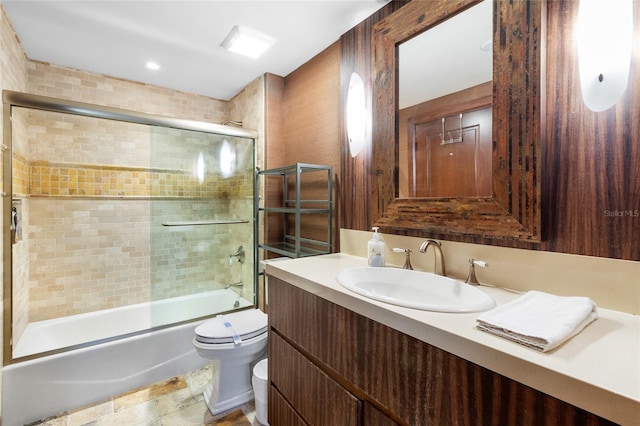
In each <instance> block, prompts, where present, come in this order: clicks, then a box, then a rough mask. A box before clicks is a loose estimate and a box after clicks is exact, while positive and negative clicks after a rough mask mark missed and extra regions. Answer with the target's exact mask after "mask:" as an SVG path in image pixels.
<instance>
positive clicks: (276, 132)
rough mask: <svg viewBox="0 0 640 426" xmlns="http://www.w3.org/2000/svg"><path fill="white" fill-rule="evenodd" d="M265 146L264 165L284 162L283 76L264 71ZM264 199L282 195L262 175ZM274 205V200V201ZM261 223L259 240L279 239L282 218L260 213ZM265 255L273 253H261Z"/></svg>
mask: <svg viewBox="0 0 640 426" xmlns="http://www.w3.org/2000/svg"><path fill="white" fill-rule="evenodd" d="M264 110H265V123H267V125H266V126H265V130H266V134H265V150H264V156H265V158H264V167H265V169H272V168H275V167H281V166H284V165H286V164H287V163H286V158H285V150H286V147H285V141H284V135H283V133H284V77H280V76H277V75H275V74H269V73H267V74H266V76H265V108H264ZM260 183H261V184H263V185H264V186H265V187H264V191H261V193H262V194H264V197H265V200H264V202H266V200H269V205H270V206H274V203H275V202H276V200H281V199H282V185H281V184H277V183H275V180H273V179H270V180H268V181H267V180H266V179H262V182H260ZM275 206H278V204H275ZM263 220H264V223H262V224H261V226H263V227H264V232H263V234H262V238H263V241H280V240H281V239H282V237H281V235H282V234H283V232H284V229H283V224H282V220H281V219H280V218H279V217H277V216H275V215H263ZM265 256H267V257H269V256H270V257H276V256H273V255H272V254H270V253H265Z"/></svg>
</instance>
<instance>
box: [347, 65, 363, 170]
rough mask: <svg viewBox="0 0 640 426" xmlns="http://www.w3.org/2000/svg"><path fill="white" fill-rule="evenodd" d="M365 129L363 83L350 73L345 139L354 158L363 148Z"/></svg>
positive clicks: (358, 77) (357, 76)
mask: <svg viewBox="0 0 640 426" xmlns="http://www.w3.org/2000/svg"><path fill="white" fill-rule="evenodd" d="M366 129H367V106H366V101H365V96H364V83H363V82H362V78H360V76H359V75H358V74H357V73H355V72H354V73H352V74H351V78H350V79H349V89H348V91H347V137H348V138H349V151H350V152H351V157H355V156H356V155H358V153H360V151H362V148H363V147H364V139H365V133H366Z"/></svg>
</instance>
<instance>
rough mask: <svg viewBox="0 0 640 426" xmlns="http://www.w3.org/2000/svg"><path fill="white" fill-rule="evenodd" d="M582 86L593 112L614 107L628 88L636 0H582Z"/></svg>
mask: <svg viewBox="0 0 640 426" xmlns="http://www.w3.org/2000/svg"><path fill="white" fill-rule="evenodd" d="M576 35H577V41H578V66H579V71H580V87H581V89H582V98H583V100H584V103H585V105H586V106H587V108H589V109H590V110H592V111H604V110H606V109H609V108H611V107H612V106H613V105H614V104H615V103H616V102H617V101H618V99H620V97H621V96H622V95H623V94H624V92H625V90H626V89H627V82H628V81H629V68H630V65H631V49H632V47H631V46H632V41H633V1H632V0H580V9H579V12H578V24H577V32H576Z"/></svg>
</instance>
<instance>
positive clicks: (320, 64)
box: [265, 42, 341, 251]
mask: <svg viewBox="0 0 640 426" xmlns="http://www.w3.org/2000/svg"><path fill="white" fill-rule="evenodd" d="M266 84H267V90H266V92H267V108H266V111H267V129H268V131H267V141H266V146H267V153H266V166H265V167H266V168H273V167H281V166H285V165H288V164H293V163H311V164H322V165H329V166H332V167H333V175H334V176H333V184H334V194H333V200H334V202H333V217H334V223H333V241H334V247H333V250H334V251H339V250H340V246H339V235H340V223H339V214H338V212H339V206H340V203H339V200H338V193H339V187H340V185H339V183H340V182H339V176H340V175H339V173H340V132H341V131H340V129H341V126H340V123H341V122H340V104H341V103H340V42H335V43H333V44H332V45H331V46H329V47H328V48H326V49H325V50H324V51H322V52H321V53H319V54H318V55H317V56H315V57H314V58H312V59H311V60H309V62H307V63H305V64H303V65H302V66H300V67H299V68H298V69H296V70H295V71H293V72H292V73H291V74H289V75H287V76H286V77H284V78H282V77H277V76H273V75H268V76H267V82H266ZM271 126H274V127H275V128H277V131H271V130H270V128H271ZM323 176H325V175H324V174H323ZM310 178H311V182H310V183H311V185H313V186H314V187H315V186H317V190H318V193H322V194H323V195H322V196H321V197H317V198H324V193H325V192H326V181H320V180H319V179H316V178H314V177H313V176H311V177H310ZM305 182H309V178H307V180H306V181H305ZM322 190H324V192H322ZM281 192H282V191H281V189H280V188H279V187H277V188H276V187H273V188H267V195H266V196H267V199H268V200H277V199H279V197H280V194H281ZM270 205H272V206H273V205H274V204H273V203H271V204H270ZM323 221H324V218H320V217H318V218H315V217H309V218H305V222H304V229H305V235H304V236H305V237H307V238H314V239H318V240H326V227H325V226H324V222H323ZM281 233H282V227H281V226H280V224H279V223H276V221H270V222H269V223H268V224H267V235H265V238H266V239H267V240H269V241H279V240H280V239H281V238H282V237H281V236H280V235H281Z"/></svg>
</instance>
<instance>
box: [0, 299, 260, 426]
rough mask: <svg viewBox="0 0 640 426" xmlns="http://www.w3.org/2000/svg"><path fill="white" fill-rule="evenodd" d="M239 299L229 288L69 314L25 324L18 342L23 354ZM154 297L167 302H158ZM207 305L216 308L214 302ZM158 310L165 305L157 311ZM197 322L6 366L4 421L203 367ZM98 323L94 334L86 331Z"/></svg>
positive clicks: (17, 421) (10, 423)
mask: <svg viewBox="0 0 640 426" xmlns="http://www.w3.org/2000/svg"><path fill="white" fill-rule="evenodd" d="M238 300H239V301H240V307H244V306H250V305H251V303H250V302H248V301H247V300H245V299H239V298H238V295H237V294H236V293H235V292H234V291H233V290H230V289H228V290H215V291H211V292H208V293H203V294H200V295H197V296H185V297H179V298H174V299H168V300H166V301H159V302H152V303H144V304H138V305H132V306H128V307H124V308H115V309H109V310H105V311H100V312H93V313H90V314H81V315H74V316H73V317H67V318H63V319H60V320H58V321H57V322H56V320H50V321H42V322H41V324H35V325H34V327H31V328H30V329H29V328H27V330H26V331H25V334H24V335H23V336H22V338H21V342H20V343H19V345H16V346H17V347H16V349H20V351H21V353H22V354H26V353H33V351H36V352H42V351H43V350H50V349H51V348H55V347H65V346H69V344H71V345H74V344H78V343H83V342H86V341H87V340H98V339H103V338H107V337H111V336H114V335H121V334H125V333H130V332H136V331H139V330H146V329H148V328H149V326H150V325H153V326H158V325H159V324H169V323H174V322H178V321H183V320H184V319H186V318H189V317H191V318H194V317H201V316H205V315H208V314H209V315H210V314H211V313H212V312H224V311H229V310H232V309H233V308H234V303H235V302H236V301H238ZM159 305H164V306H162V307H164V308H166V309H164V310H161V309H160V307H159ZM212 307H215V308H214V309H213V310H212ZM160 312H165V315H163V316H162V318H161V315H160ZM202 322H203V321H195V322H190V323H186V324H182V325H177V326H172V327H168V328H164V329H160V330H157V331H153V332H145V333H142V334H137V335H134V336H131V337H126V338H121V339H118V340H113V341H110V342H106V343H102V344H99V345H94V346H88V347H84V348H81V349H75V350H71V351H67V352H62V353H58V354H55V355H49V356H45V357H41V358H37V359H33V360H28V361H23V362H18V363H15V364H12V365H9V366H7V367H5V368H4V369H3V375H2V388H3V389H2V424H3V425H4V426H14V425H16V426H17V425H24V424H26V423H30V422H34V421H37V420H39V419H43V418H46V417H49V416H51V415H55V414H58V413H61V412H64V411H67V410H69V409H73V408H77V407H81V406H84V405H87V404H91V403H94V402H98V401H102V400H106V399H108V398H110V397H111V396H113V395H117V394H119V393H123V392H126V391H129V390H131V389H135V388H137V387H140V386H144V385H147V384H150V383H154V382H157V381H160V380H163V379H165V378H168V377H173V376H176V375H179V374H183V373H185V372H187V371H191V370H196V369H198V368H201V367H203V366H204V365H205V364H206V362H205V360H203V359H201V358H200V357H199V356H198V354H197V353H196V352H195V350H194V348H193V345H192V343H191V341H192V339H193V335H194V329H195V327H196V326H198V325H199V324H200V323H202ZM43 323H44V324H43ZM98 330H99V332H98V334H87V333H96V332H97V331H98ZM52 336H58V337H52ZM87 337H90V338H89V339H87ZM23 339H24V341H23ZM82 339H84V340H82ZM38 342H40V343H42V344H43V345H44V346H43V347H42V348H40V349H37V348H36V346H37V345H38ZM21 356H23V355H21ZM16 357H17V356H14V358H16Z"/></svg>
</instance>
